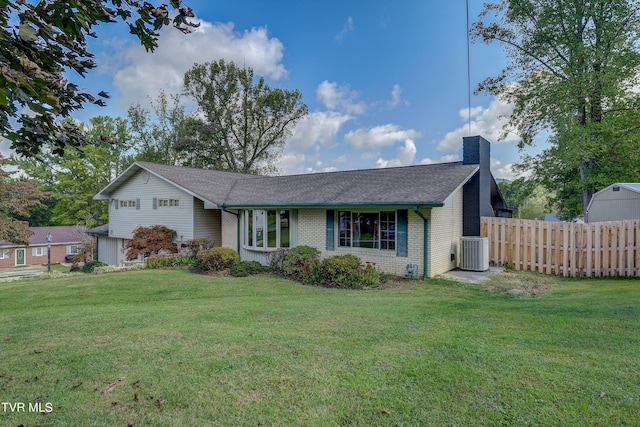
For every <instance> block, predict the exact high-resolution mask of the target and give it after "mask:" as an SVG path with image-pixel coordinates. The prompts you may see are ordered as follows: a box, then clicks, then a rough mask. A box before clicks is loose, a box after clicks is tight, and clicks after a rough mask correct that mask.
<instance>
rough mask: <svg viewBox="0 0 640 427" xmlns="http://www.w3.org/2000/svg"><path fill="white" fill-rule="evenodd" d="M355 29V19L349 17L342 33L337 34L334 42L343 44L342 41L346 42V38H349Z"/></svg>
mask: <svg viewBox="0 0 640 427" xmlns="http://www.w3.org/2000/svg"><path fill="white" fill-rule="evenodd" d="M355 29H356V26H355V25H354V24H353V18H352V17H348V18H347V22H345V23H344V25H343V26H342V31H340V32H339V33H338V34H336V36H335V37H334V40H335V41H337V42H338V43H341V42H342V40H344V38H345V37H346V36H347V34H349V33H350V32H352V31H354V30H355Z"/></svg>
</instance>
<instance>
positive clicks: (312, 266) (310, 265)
mask: <svg viewBox="0 0 640 427" xmlns="http://www.w3.org/2000/svg"><path fill="white" fill-rule="evenodd" d="M299 279H300V281H301V282H302V284H304V285H319V284H321V283H322V276H321V275H320V261H318V260H317V259H312V260H311V261H307V262H306V263H305V264H304V267H303V268H302V272H301V273H300V277H299Z"/></svg>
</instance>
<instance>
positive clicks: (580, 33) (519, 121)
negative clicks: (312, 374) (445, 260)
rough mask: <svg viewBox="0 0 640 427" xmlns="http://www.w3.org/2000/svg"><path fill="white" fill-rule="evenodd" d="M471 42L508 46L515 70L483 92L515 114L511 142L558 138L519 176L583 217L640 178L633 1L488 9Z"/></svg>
mask: <svg viewBox="0 0 640 427" xmlns="http://www.w3.org/2000/svg"><path fill="white" fill-rule="evenodd" d="M479 18H480V19H479V21H478V22H476V23H475V24H474V25H473V27H472V29H471V34H472V37H475V38H477V39H480V40H482V41H484V42H486V43H499V44H500V45H501V46H502V47H503V48H504V49H505V50H506V52H507V55H508V58H509V62H508V64H507V66H506V67H505V68H504V69H503V71H502V73H501V74H500V75H499V76H498V77H495V78H487V79H486V80H484V81H483V82H482V83H481V84H480V85H479V88H478V91H483V92H486V93H489V94H492V95H496V96H499V97H501V99H502V101H503V102H509V103H511V104H513V105H514V109H513V111H512V113H511V115H510V117H509V124H508V126H505V128H504V133H503V137H506V136H507V134H509V133H512V134H516V135H518V136H519V137H520V138H521V141H520V148H521V149H524V148H525V147H526V146H529V145H533V143H534V138H535V137H536V135H539V134H540V133H541V132H548V133H550V135H551V136H550V137H549V138H548V142H549V143H550V146H551V148H549V149H546V150H544V151H542V152H541V153H540V154H538V155H536V156H525V157H524V159H523V162H522V163H521V165H519V169H518V170H519V171H528V172H530V179H533V180H535V182H536V183H538V184H541V185H543V186H544V188H545V189H546V190H547V191H549V192H554V204H555V207H556V209H557V211H558V212H559V213H561V214H564V215H565V216H572V217H575V216H577V215H579V214H581V213H583V211H584V210H585V209H586V206H587V204H588V203H589V200H590V198H591V195H592V194H593V193H594V192H595V191H597V190H598V189H601V188H604V187H605V186H607V185H609V184H611V183H613V182H616V181H618V182H621V181H622V182H624V181H627V182H637V181H638V180H640V171H638V168H637V164H638V162H639V161H640V150H638V146H639V145H640V128H638V126H637V116H638V111H639V110H640V107H639V106H640V102H639V101H640V99H639V95H638V92H637V91H636V90H635V88H636V86H637V82H638V73H637V70H638V68H639V67H640V51H639V48H638V46H639V44H638V41H639V38H640V28H639V25H640V24H639V23H640V9H638V7H637V4H636V2H634V1H630V0H611V1H594V2H585V1H583V0H549V1H544V2H534V1H531V0H529V1H518V2H514V1H508V0H500V1H497V2H493V3H486V4H485V5H484V10H483V12H482V13H481V14H480V17H479Z"/></svg>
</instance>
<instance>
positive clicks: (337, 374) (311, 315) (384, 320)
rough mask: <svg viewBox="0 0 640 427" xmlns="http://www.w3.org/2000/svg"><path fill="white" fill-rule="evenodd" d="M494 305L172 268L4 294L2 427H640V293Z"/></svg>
mask: <svg viewBox="0 0 640 427" xmlns="http://www.w3.org/2000/svg"><path fill="white" fill-rule="evenodd" d="M516 277H521V280H522V281H523V282H527V283H529V285H530V282H531V281H532V280H533V281H535V280H536V279H535V276H516ZM531 277H533V279H531ZM518 280H520V279H518ZM511 281H513V278H512V279H511ZM529 285H528V286H529ZM509 286H512V284H510V285H509ZM534 287H535V286H534ZM492 290H493V292H487V291H486V290H484V289H482V288H480V287H478V286H475V285H463V284H458V283H455V282H449V281H444V280H432V281H428V282H427V283H426V284H425V283H423V282H409V283H407V284H405V285H402V286H396V287H392V288H388V289H383V290H373V291H346V290H337V289H324V288H317V287H309V286H302V285H300V284H297V283H294V282H290V281H287V280H282V279H278V278H274V277H268V276H265V277H245V278H226V277H205V276H197V275H193V274H190V273H188V272H186V271H158V270H154V271H137V272H128V273H115V274H105V275H97V276H94V275H89V276H70V277H62V278H59V279H48V280H29V281H18V282H10V283H3V284H0V400H2V402H12V403H24V404H25V407H26V411H25V412H12V411H11V410H10V409H9V407H5V408H4V409H2V411H0V425H2V426H5V425H6V426H18V425H25V426H33V425H41V426H116V425H118V426H127V425H135V426H149V425H150V426H207V425H220V426H226V425H243V426H244V425H246V426H258V425H260V426H270V425H273V426H289V425H291V426H305V425H308V426H318V425H319V426H342V425H351V426H376V425H382V426H430V425H434V426H491V425H499V426H508V425H513V426H529V425H540V426H548V425H557V426H560V425H562V426H588V425H592V426H607V425H615V426H617V425H638V422H639V421H638V420H640V281H638V280H583V281H577V280H567V281H558V282H557V283H555V284H553V286H551V287H550V288H549V291H548V292H546V293H545V294H544V295H542V296H538V297H525V296H519V297H514V296H513V295H514V294H513V293H511V294H509V293H501V292H495V289H492ZM123 377H126V380H123V381H122V382H121V383H119V384H118V385H117V386H116V387H115V388H114V389H113V390H111V391H109V392H107V393H105V394H102V393H101V391H102V390H103V389H105V388H106V387H107V386H109V385H110V384H111V383H113V382H114V381H116V380H117V379H119V378H123ZM30 403H31V404H32V405H35V404H36V403H39V404H40V407H42V408H43V409H46V408H47V405H49V406H50V407H51V408H52V412H51V413H49V414H40V413H37V412H36V413H33V412H29V406H28V405H29V404H30ZM32 409H33V407H32Z"/></svg>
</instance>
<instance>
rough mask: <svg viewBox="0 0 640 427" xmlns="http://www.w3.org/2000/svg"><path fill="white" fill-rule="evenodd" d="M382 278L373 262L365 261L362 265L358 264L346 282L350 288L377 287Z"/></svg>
mask: <svg viewBox="0 0 640 427" xmlns="http://www.w3.org/2000/svg"><path fill="white" fill-rule="evenodd" d="M383 280H385V278H384V277H383V275H382V274H381V273H380V272H379V271H378V270H376V267H375V264H373V263H371V262H367V263H366V264H365V265H363V266H358V268H357V270H356V271H355V272H354V273H353V274H351V276H349V278H348V280H347V282H346V283H347V286H348V287H350V288H357V289H361V288H377V287H378V286H379V285H380V283H381V282H382V281H383Z"/></svg>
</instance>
